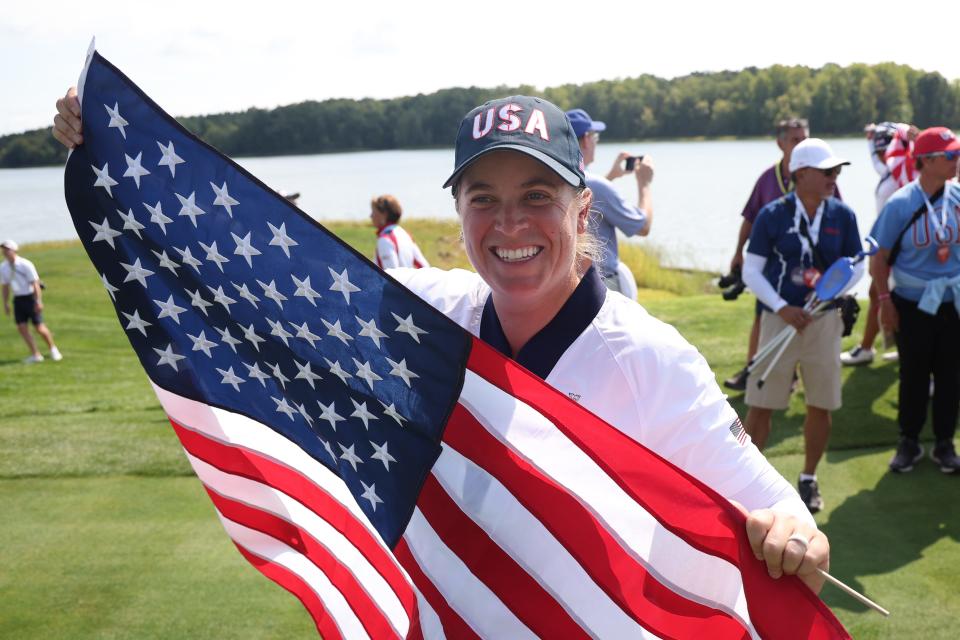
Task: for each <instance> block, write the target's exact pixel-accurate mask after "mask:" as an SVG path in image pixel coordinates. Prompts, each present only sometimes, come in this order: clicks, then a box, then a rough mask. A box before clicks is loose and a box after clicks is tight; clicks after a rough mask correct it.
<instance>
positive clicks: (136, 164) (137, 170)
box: [123, 151, 150, 189]
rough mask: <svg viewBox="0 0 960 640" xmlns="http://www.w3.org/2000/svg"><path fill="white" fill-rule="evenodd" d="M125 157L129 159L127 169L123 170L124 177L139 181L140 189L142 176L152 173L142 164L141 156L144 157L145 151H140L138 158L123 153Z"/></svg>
mask: <svg viewBox="0 0 960 640" xmlns="http://www.w3.org/2000/svg"><path fill="white" fill-rule="evenodd" d="M123 157H124V158H126V159H127V170H126V171H124V172H123V177H124V178H133V181H134V182H135V183H137V189H139V188H140V178H141V177H143V176H148V175H150V172H149V171H147V170H146V169H144V168H143V166H142V165H141V164H140V158H142V157H143V152H142V151H141V152H140V153H138V154H137V157H136V158H131V157H130V156H128V155H127V154H123Z"/></svg>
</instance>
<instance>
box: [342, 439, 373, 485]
mask: <svg viewBox="0 0 960 640" xmlns="http://www.w3.org/2000/svg"><path fill="white" fill-rule="evenodd" d="M337 446H338V447H340V450H341V451H343V453H342V454H340V457H341V458H343V459H344V460H346V461H347V462H349V463H350V466H351V467H353V470H354V471H356V470H357V465H358V464H363V460H361V459H360V458H359V457H358V456H357V454H356V453H354V452H353V445H352V444H351V445H350V446H349V447H345V446H343V445H342V444H340V443H339V442H338V443H337ZM363 486H367V485H363Z"/></svg>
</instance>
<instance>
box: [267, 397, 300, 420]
mask: <svg viewBox="0 0 960 640" xmlns="http://www.w3.org/2000/svg"><path fill="white" fill-rule="evenodd" d="M270 399H271V400H273V401H274V402H275V403H276V404H277V413H283V414H285V415H286V416H287V417H288V418H290V419H291V420H293V419H294V418H293V416H294V414H295V413H296V412H297V410H296V409H294V408H293V407H291V406H290V405H289V404H288V403H287V399H286V398H280V399H279V400H278V399H277V398H274V397H273V396H270Z"/></svg>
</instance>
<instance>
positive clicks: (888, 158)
mask: <svg viewBox="0 0 960 640" xmlns="http://www.w3.org/2000/svg"><path fill="white" fill-rule="evenodd" d="M864 131H865V132H866V134H867V144H868V145H869V146H870V159H871V160H872V161H873V168H874V169H876V170H877V173H879V174H880V182H878V183H877V189H876V198H877V216H879V215H880V213H881V212H882V211H883V206H884V205H885V204H887V200H889V199H890V196H892V195H893V194H894V193H895V192H896V191H897V190H898V189H900V188H901V187H903V186H904V185H906V184H908V183H909V182H911V181H912V180H913V179H914V178H915V172H914V168H913V166H912V163H913V140H914V138H916V137H917V133H919V131H920V130H919V129H917V128H916V127H915V126H913V125H909V124H897V123H894V122H881V123H880V124H872V123H871V124H868V125H867V126H866V127H865V128H864ZM888 152H889V155H888ZM894 170H897V172H896V174H895V173H894ZM879 313H880V305H879V304H878V303H877V288H876V286H875V285H874V284H873V283H872V282H871V284H870V309H869V311H868V312H867V321H866V325H865V326H864V328H863V339H862V340H861V341H860V344H858V345H857V346H855V347H854V348H853V349H851V350H850V351H846V352H844V353H841V354H840V362H841V363H842V364H843V365H845V366H855V365H861V364H870V363H871V362H873V358H874V356H875V355H876V352H875V351H874V349H873V343H874V342H875V341H876V339H877V334H878V333H879V332H880V323H879V320H878V319H877V316H878V315H879ZM883 342H884V345H885V346H886V345H893V336H892V335H891V336H890V337H889V338H888V337H887V336H886V335H884V338H883ZM883 359H884V360H887V361H895V360H896V359H897V351H896V349H894V350H892V351H888V352H887V353H885V354H884V355H883Z"/></svg>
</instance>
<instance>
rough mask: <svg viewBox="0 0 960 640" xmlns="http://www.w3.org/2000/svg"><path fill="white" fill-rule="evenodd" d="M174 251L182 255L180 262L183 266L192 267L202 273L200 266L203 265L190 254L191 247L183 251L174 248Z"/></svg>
mask: <svg viewBox="0 0 960 640" xmlns="http://www.w3.org/2000/svg"><path fill="white" fill-rule="evenodd" d="M173 250H174V251H176V252H177V253H179V254H180V261H181V262H183V264H186V265H190V266H191V267H193V270H194V271H196V272H197V273H200V265H201V264H203V263H202V262H200V261H199V260H197V259H196V258H194V257H193V254H192V253H190V247H184V248H183V249H178V248H177V247H174V248H173Z"/></svg>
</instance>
